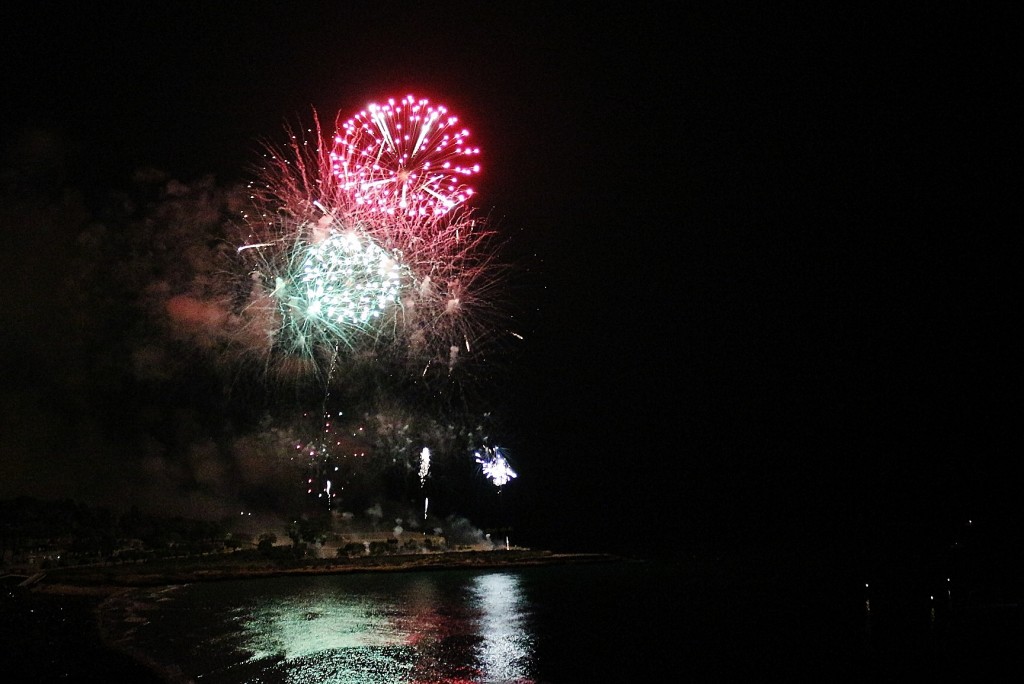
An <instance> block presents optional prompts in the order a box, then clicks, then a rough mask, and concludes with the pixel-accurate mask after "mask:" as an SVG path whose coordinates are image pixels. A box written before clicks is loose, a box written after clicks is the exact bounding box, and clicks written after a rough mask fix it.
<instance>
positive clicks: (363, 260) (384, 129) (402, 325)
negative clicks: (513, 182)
mask: <svg viewBox="0 0 1024 684" xmlns="http://www.w3.org/2000/svg"><path fill="white" fill-rule="evenodd" d="M340 120H341V119H340V117H339V119H338V121H340ZM456 123H457V119H456V118H455V117H453V116H449V115H448V113H447V109H446V108H444V107H443V106H436V107H435V106H433V105H430V104H429V103H428V102H427V101H425V100H417V99H415V98H413V97H412V96H408V97H406V98H404V99H402V100H401V101H399V102H397V103H396V102H395V101H394V100H389V101H388V104H386V105H383V106H378V105H375V104H374V105H370V106H369V107H368V108H367V109H366V110H364V111H362V112H360V113H359V114H357V115H356V116H355V117H352V118H351V119H348V120H347V121H345V122H344V123H342V124H341V125H339V126H338V127H337V128H338V130H337V132H336V133H335V134H334V136H333V137H331V138H328V137H327V136H325V134H324V130H323V128H322V127H321V125H320V120H319V117H318V116H317V114H316V112H315V111H314V112H313V124H312V125H311V126H309V127H307V128H305V129H302V128H297V127H286V131H287V133H288V143H287V145H285V146H283V147H281V146H276V145H273V144H272V143H265V147H266V155H265V161H264V164H263V165H262V166H261V167H260V169H259V170H258V181H257V182H254V183H253V184H252V185H251V187H250V192H251V201H252V206H253V211H252V212H251V213H248V214H247V215H246V221H245V226H244V230H245V235H244V238H243V240H242V242H243V244H242V245H241V247H240V248H239V258H240V259H241V260H242V261H243V262H244V263H245V264H247V272H248V274H249V275H248V280H247V282H246V283H244V284H243V285H242V286H241V288H240V289H242V290H247V292H248V294H247V296H246V297H245V298H244V299H243V300H241V305H240V306H239V308H238V311H237V312H236V313H237V315H236V317H235V319H234V320H235V321H236V322H237V326H236V328H237V336H236V339H237V341H238V343H239V344H240V345H242V346H243V347H248V348H250V349H252V350H255V351H256V353H257V355H260V354H262V356H263V358H264V360H265V362H266V363H267V365H268V366H274V367H275V368H280V369H285V370H287V371H288V372H305V373H311V374H315V375H317V376H318V377H321V378H326V379H328V380H329V376H330V373H331V369H333V368H336V367H337V366H338V364H339V362H341V364H342V365H345V363H347V361H348V360H350V359H351V358H356V357H357V356H358V355H359V354H360V353H362V352H363V351H369V352H370V353H371V355H372V356H373V359H374V363H377V364H381V363H386V364H399V365H401V366H404V367H405V372H408V373H410V374H412V373H416V374H418V375H419V376H420V377H421V378H425V377H427V376H430V377H438V378H442V379H444V378H447V376H450V375H451V373H452V372H453V371H455V370H456V369H457V368H463V367H471V366H472V365H473V364H472V363H471V362H472V361H474V360H475V359H477V358H479V357H481V356H482V355H483V353H484V352H485V351H486V350H487V349H488V345H491V344H492V343H494V342H496V341H498V340H500V339H502V338H503V336H504V333H506V332H508V330H507V325H503V324H502V322H501V320H500V319H501V313H500V309H499V307H498V306H497V298H498V294H499V293H500V292H501V291H502V288H501V287H500V284H501V276H503V275H504V269H503V268H502V267H501V266H500V265H499V264H498V262H497V259H496V253H497V246H498V245H497V244H496V240H495V233H494V232H493V231H491V230H490V229H489V228H487V227H486V225H485V222H484V221H482V220H480V219H478V218H477V217H475V216H474V215H473V213H472V211H471V209H470V208H469V207H468V206H465V202H466V200H468V198H469V197H470V196H471V195H472V190H471V189H470V188H469V187H468V186H466V185H465V184H464V183H463V180H464V179H465V178H466V177H467V176H470V175H472V174H475V173H476V172H477V171H478V170H479V165H478V164H476V163H472V164H470V163H469V161H470V160H475V158H476V157H477V156H478V155H479V149H478V148H473V147H469V146H467V145H466V144H465V138H466V136H467V135H468V132H467V131H465V130H464V129H458V130H456ZM341 356H346V357H347V358H344V359H341V358H340V357H341ZM396 370H397V369H396Z"/></svg>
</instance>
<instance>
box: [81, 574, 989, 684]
mask: <svg viewBox="0 0 1024 684" xmlns="http://www.w3.org/2000/svg"><path fill="white" fill-rule="evenodd" d="M826 587H828V588H826ZM849 589H850V590H849V591H844V590H842V588H841V587H840V586H833V585H832V584H828V583H826V584H823V585H821V586H819V587H818V588H817V589H814V590H811V589H810V587H808V588H807V589H806V591H802V590H801V589H800V588H799V587H796V586H793V585H786V586H784V587H783V586H781V585H778V584H773V583H771V582H768V583H758V582H756V581H755V582H751V581H750V580H749V578H745V579H743V580H739V579H737V578H735V577H731V576H729V574H728V573H724V574H713V573H712V574H708V573H696V574H695V573H693V572H692V571H690V570H689V569H688V568H687V567H686V566H685V565H683V564H673V563H652V562H634V561H610V562H601V563H593V564H566V565H549V566H541V567H525V568H509V569H488V570H484V569H481V570H429V571H416V572H394V573H365V574H336V575H320V576H288V577H278V578H269V579H248V580H228V581H218V582H202V583H194V584H189V585H182V586H175V587H162V588H147V589H137V590H132V591H129V592H127V593H123V594H120V595H118V596H116V597H114V598H112V599H110V600H109V601H107V602H106V603H105V604H104V605H103V606H102V607H101V622H102V625H103V628H104V631H105V632H106V634H107V638H108V639H109V640H110V641H111V642H112V643H114V644H116V645H117V646H118V647H119V648H122V649H124V650H126V651H128V652H130V653H132V654H134V655H135V656H136V657H138V658H139V659H140V660H143V661H144V662H146V663H147V664H149V665H150V666H151V667H152V668H153V669H154V670H155V671H157V672H159V673H161V675H162V676H163V677H164V678H166V679H167V680H168V681H172V682H203V683H205V682H209V683H217V684H221V683H225V684H226V683H236V682H253V683H267V684H270V683H284V682H289V683H295V684H313V683H324V682H345V683H353V684H364V683H365V684H384V683H388V684H391V683H406V682H408V683H420V682H422V683H426V682H447V683H451V684H456V683H458V684H469V683H475V684H487V683H497V682H511V683H517V684H572V683H575V682H635V681H640V682H649V681H667V680H677V679H679V678H680V677H682V678H686V679H688V680H689V681H736V680H740V679H742V680H747V679H749V678H751V677H753V678H755V679H756V678H764V677H769V676H771V677H775V676H780V675H787V676H796V677H811V678H820V677H826V678H828V679H829V680H830V681H836V680H837V679H847V678H853V679H865V678H874V677H878V676H898V677H924V676H930V675H932V674H936V673H946V674H949V673H950V671H951V670H950V668H961V669H965V668H966V669H965V674H969V673H970V669H969V668H967V663H969V662H970V656H969V654H966V653H965V652H964V650H963V649H964V648H965V646H964V644H962V643H960V642H958V641H957V640H956V635H955V634H954V635H951V633H950V632H949V630H948V629H947V628H945V627H944V626H943V625H941V624H937V623H936V622H935V620H934V613H933V612H930V611H926V610H922V611H921V612H920V614H919V615H913V616H911V617H910V618H908V619H907V620H905V621H893V622H885V621H883V622H881V623H879V622H878V621H877V620H878V612H879V610H878V607H877V606H876V608H875V614H874V615H873V614H872V611H871V609H870V606H866V605H865V601H864V597H863V595H861V594H860V593H858V591H856V590H854V588H853V587H849ZM829 592H833V593H832V594H831V595H829ZM882 615H883V616H884V615H885V613H884V611H882ZM972 647H973V645H972ZM958 649H959V650H958Z"/></svg>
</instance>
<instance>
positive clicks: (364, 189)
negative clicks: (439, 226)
mask: <svg viewBox="0 0 1024 684" xmlns="http://www.w3.org/2000/svg"><path fill="white" fill-rule="evenodd" d="M338 128H339V130H338V131H337V133H336V134H335V136H334V140H333V143H334V145H333V149H332V151H331V154H330V159H331V168H332V172H333V174H334V176H335V177H336V178H337V180H338V184H339V186H340V187H341V188H342V189H343V190H344V191H345V192H346V193H348V194H349V195H350V196H351V197H352V199H353V200H354V201H355V203H356V204H357V205H359V206H360V207H364V208H366V209H367V210H368V211H370V212H372V213H379V214H383V215H385V216H395V215H400V216H405V217H409V218H416V219H420V218H427V219H430V218H433V217H439V216H443V215H445V214H447V213H448V212H450V211H451V210H452V209H454V208H455V207H457V206H458V205H460V204H463V203H464V202H466V200H468V199H469V198H470V197H471V196H472V194H473V189H472V188H471V187H469V186H468V185H466V180H467V179H468V178H469V177H470V176H472V175H474V174H476V173H478V172H479V171H480V165H479V163H477V162H476V157H477V156H478V155H479V154H480V150H479V148H476V147H472V146H470V145H468V144H467V143H466V139H467V138H468V137H469V131H468V130H467V129H465V128H461V127H460V126H459V121H458V118H457V117H455V116H453V115H451V114H449V113H448V109H447V108H446V107H445V106H443V105H436V106H435V105H432V104H431V103H430V102H429V101H428V100H426V99H417V98H416V97H414V96H412V95H407V96H406V97H404V98H402V99H401V100H398V101H396V100H394V99H389V100H388V101H387V103H386V104H383V105H379V104H376V103H371V104H370V105H369V106H368V107H367V108H366V109H364V110H363V111H361V112H359V113H358V114H356V115H355V116H354V117H352V118H350V119H348V120H347V121H345V122H344V123H342V124H341V126H339V127H338Z"/></svg>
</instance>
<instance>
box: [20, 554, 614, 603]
mask: <svg viewBox="0 0 1024 684" xmlns="http://www.w3.org/2000/svg"><path fill="white" fill-rule="evenodd" d="M624 560H626V559H625V558H622V557H620V556H616V555H613V554H607V553H556V552H552V551H545V550H533V549H511V550H489V551H442V552H431V553H409V554H390V555H380V556H357V557H353V558H332V559H323V558H303V559H296V560H290V561H280V560H277V561H267V560H261V559H259V558H257V557H252V556H245V557H243V558H233V557H232V555H228V556H226V557H225V558H218V559H214V560H212V561H210V560H199V561H196V560H194V559H192V560H188V559H184V560H174V561H150V562H147V563H140V564H126V565H117V566H81V567H72V568H60V569H57V570H51V571H47V572H45V573H39V574H38V575H36V576H34V577H32V578H31V585H30V587H29V589H30V590H31V591H32V592H34V593H46V594H62V595H91V596H106V595H109V594H110V593H113V592H116V591H118V590H119V589H123V588H127V587H147V586H164V585H174V584H190V583H193V582H211V581H222V580H241V579H263V578H268V577H279V576H285V575H331V574H346V573H367V572H414V571H430V570H458V569H488V568H509V567H527V566H536V565H556V564H571V563H605V562H616V561H624Z"/></svg>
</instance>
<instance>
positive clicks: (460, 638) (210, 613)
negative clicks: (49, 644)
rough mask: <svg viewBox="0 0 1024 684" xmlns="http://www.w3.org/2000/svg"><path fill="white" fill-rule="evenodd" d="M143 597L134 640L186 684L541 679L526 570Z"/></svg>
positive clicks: (186, 590) (337, 579)
mask: <svg viewBox="0 0 1024 684" xmlns="http://www.w3.org/2000/svg"><path fill="white" fill-rule="evenodd" d="M247 588H253V589H255V588H258V589H259V590H260V594H258V595H257V594H251V593H247V591H246V590H247ZM134 598H135V601H134V603H132V604H131V606H130V608H128V606H127V605H125V606H122V607H123V608H124V611H123V612H122V613H121V615H120V618H121V624H123V625H128V624H131V625H132V627H131V630H130V633H128V630H125V632H124V633H122V634H121V636H122V637H123V638H124V639H125V643H130V644H131V646H132V647H134V648H136V649H138V650H140V651H143V652H145V653H146V654H147V656H148V657H151V658H154V659H156V660H157V661H159V662H161V663H164V664H165V668H164V669H165V671H166V672H168V673H171V672H172V671H173V670H176V669H178V668H180V670H181V671H184V673H185V675H184V676H183V677H177V678H176V679H180V680H184V681H194V682H267V683H269V682H281V683H284V682H288V683H294V684H312V683H313V682H317V683H320V682H352V683H366V684H376V683H378V682H379V683H384V682H389V683H390V682H451V683H460V684H462V683H465V684H469V683H480V684H483V683H489V682H517V683H519V684H530V683H532V682H533V681H535V673H533V672H532V668H533V666H534V660H535V659H534V652H533V649H534V643H535V636H534V635H533V634H532V633H531V629H532V626H531V622H530V615H531V609H530V604H529V601H528V599H527V598H526V596H525V594H524V591H523V587H522V578H521V577H520V576H519V575H518V574H516V573H506V572H493V573H488V572H483V573H448V572H437V573H416V574H409V575H400V576H394V577H387V578H382V577H380V576H375V577H372V578H368V577H360V576H324V577H305V578H282V579H281V580H280V581H274V582H272V583H268V582H259V583H246V582H228V583H222V584H216V585H198V584H196V585H190V586H187V587H183V588H181V589H180V591H177V592H173V593H172V594H171V600H170V601H167V600H166V596H164V597H163V598H162V600H161V602H160V605H159V606H157V605H156V594H155V593H153V594H150V595H148V596H146V595H144V594H141V593H140V594H138V595H136V596H135V597H134ZM139 616H145V617H147V618H148V621H143V620H139V619H138V618H139ZM128 617H132V618H134V621H133V622H128V621H127V620H126V618H128ZM116 621H117V620H116V619H114V620H110V621H108V622H112V623H113V622H116Z"/></svg>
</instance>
